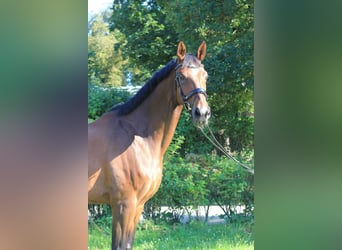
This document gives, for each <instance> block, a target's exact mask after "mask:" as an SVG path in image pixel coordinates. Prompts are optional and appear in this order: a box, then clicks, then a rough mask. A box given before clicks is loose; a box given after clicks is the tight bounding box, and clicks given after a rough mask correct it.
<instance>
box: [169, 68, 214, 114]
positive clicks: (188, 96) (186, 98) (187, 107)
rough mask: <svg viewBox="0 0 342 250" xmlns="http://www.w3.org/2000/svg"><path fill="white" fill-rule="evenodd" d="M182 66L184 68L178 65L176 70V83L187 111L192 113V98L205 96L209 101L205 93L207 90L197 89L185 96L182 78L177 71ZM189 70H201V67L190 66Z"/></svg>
mask: <svg viewBox="0 0 342 250" xmlns="http://www.w3.org/2000/svg"><path fill="white" fill-rule="evenodd" d="M181 66H182V64H178V65H177V66H176V68H175V70H176V78H175V82H176V84H177V87H178V88H179V90H180V95H181V97H182V100H183V104H184V107H185V109H186V110H187V111H191V104H190V103H189V100H190V98H191V97H192V96H194V95H196V94H203V95H204V96H205V98H206V99H208V95H207V92H205V89H203V88H196V89H193V90H191V91H190V92H189V93H188V94H187V95H185V94H184V92H183V89H182V84H181V78H182V77H181V75H180V74H179V73H178V71H177V69H178V68H180V67H181ZM188 68H191V69H195V68H199V67H197V66H194V65H189V66H188Z"/></svg>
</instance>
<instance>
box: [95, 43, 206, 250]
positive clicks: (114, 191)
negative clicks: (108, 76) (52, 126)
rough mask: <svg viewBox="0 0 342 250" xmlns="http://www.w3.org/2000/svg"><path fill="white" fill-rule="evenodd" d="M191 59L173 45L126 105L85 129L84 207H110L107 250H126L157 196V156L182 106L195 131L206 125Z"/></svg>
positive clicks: (197, 67) (201, 53) (200, 77)
mask: <svg viewBox="0 0 342 250" xmlns="http://www.w3.org/2000/svg"><path fill="white" fill-rule="evenodd" d="M205 54H206V44H205V42H202V44H201V45H200V46H199V47H198V50H197V54H196V56H195V55H191V54H187V53H186V48H185V45H184V43H183V42H179V44H178V49H177V59H174V60H171V61H170V62H169V63H168V64H167V65H166V66H165V67H164V68H162V69H160V70H159V71H157V72H156V73H155V74H154V75H153V77H152V78H151V79H150V80H149V81H148V82H147V83H146V84H145V85H144V86H143V87H142V88H141V89H140V90H139V91H138V93H137V94H136V95H135V96H133V97H132V98H131V99H130V100H128V101H127V102H126V103H123V104H119V105H117V106H115V107H113V108H112V109H111V110H110V111H109V112H107V113H105V114H104V115H102V116H101V117H100V118H99V119H98V120H97V121H95V122H93V123H91V124H89V127H88V162H89V166H88V202H89V203H97V204H101V203H102V204H103V203H107V204H110V206H111V209H112V215H113V219H112V249H113V250H114V249H115V250H117V249H132V248H133V241H134V235H135V230H136V227H137V223H138V221H139V218H140V216H141V213H142V211H143V208H144V204H145V203H146V201H147V200H149V199H150V198H151V197H152V196H153V195H154V194H155V193H156V192H157V190H158V188H159V186H160V183H161V179H162V168H163V165H162V163H163V156H164V154H165V152H166V150H167V148H168V146H169V144H170V142H171V140H172V137H173V134H174V132H175V129H176V126H177V123H178V120H179V117H180V115H181V112H182V109H183V106H185V107H186V108H187V109H188V110H189V111H190V113H191V116H192V120H193V123H194V125H195V126H197V127H201V126H203V125H206V124H207V123H208V119H209V117H210V107H209V106H208V103H207V94H206V92H205V91H206V80H207V77H208V75H207V72H206V71H205V70H204V66H203V65H202V64H201V61H202V60H203V59H204V57H205Z"/></svg>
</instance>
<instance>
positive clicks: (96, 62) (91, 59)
mask: <svg viewBox="0 0 342 250" xmlns="http://www.w3.org/2000/svg"><path fill="white" fill-rule="evenodd" d="M105 20H106V13H105V12H104V13H102V14H99V15H97V16H95V17H94V18H92V19H91V20H90V23H89V25H88V27H89V32H88V79H89V81H90V82H91V83H98V84H106V85H110V86H121V85H124V83H125V75H124V72H123V69H122V68H123V65H124V64H125V61H124V60H123V58H122V55H121V51H120V49H119V48H115V45H117V44H118V43H119V42H120V43H123V41H124V36H123V35H122V34H121V33H120V32H119V31H118V30H113V31H112V32H110V31H109V28H108V24H107V23H106V22H105Z"/></svg>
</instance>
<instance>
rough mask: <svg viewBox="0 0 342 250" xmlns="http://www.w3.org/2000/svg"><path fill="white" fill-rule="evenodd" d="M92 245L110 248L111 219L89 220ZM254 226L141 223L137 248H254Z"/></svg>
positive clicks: (93, 249)
mask: <svg viewBox="0 0 342 250" xmlns="http://www.w3.org/2000/svg"><path fill="white" fill-rule="evenodd" d="M88 234H89V239H88V240H89V242H88V245H89V249H90V250H108V249H110V244H111V243H110V242H111V228H110V221H109V219H107V220H102V221H97V222H96V223H94V222H91V223H90V224H89V230H88ZM253 244H254V238H253V227H252V226H251V224H250V223H243V224H242V223H233V224H215V225H207V224H204V223H202V222H193V223H190V224H177V225H174V226H170V225H166V224H163V225H154V224H153V223H145V224H144V225H139V228H138V230H137V232H136V237H135V242H134V249H135V250H153V249H165V250H169V249H177V250H178V249H179V250H181V249H215V250H216V249H217V250H223V249H225V250H226V249H231V250H252V249H254V245H253Z"/></svg>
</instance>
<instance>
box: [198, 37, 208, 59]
mask: <svg viewBox="0 0 342 250" xmlns="http://www.w3.org/2000/svg"><path fill="white" fill-rule="evenodd" d="M206 51H207V45H206V44H205V41H203V42H202V43H201V45H200V46H199V47H198V50H197V55H196V56H197V58H198V59H199V60H200V61H202V60H203V59H204V57H205V53H206Z"/></svg>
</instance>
